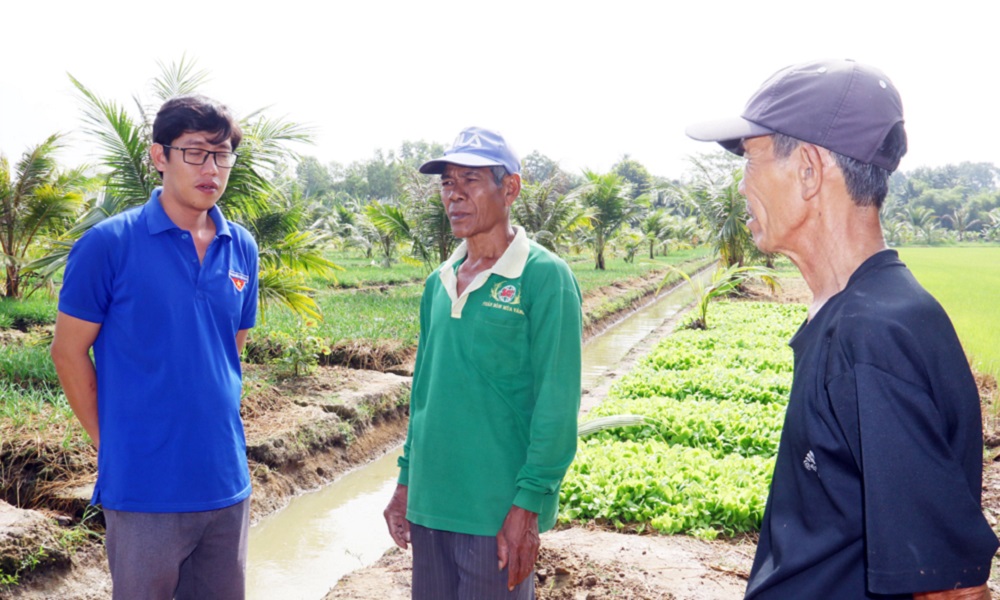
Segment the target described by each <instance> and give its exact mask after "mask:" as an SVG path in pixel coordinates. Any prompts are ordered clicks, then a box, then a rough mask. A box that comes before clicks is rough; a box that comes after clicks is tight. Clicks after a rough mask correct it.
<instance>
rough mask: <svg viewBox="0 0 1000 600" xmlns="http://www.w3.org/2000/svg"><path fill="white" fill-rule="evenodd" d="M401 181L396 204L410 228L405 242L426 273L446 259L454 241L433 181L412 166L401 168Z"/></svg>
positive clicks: (454, 243)
mask: <svg viewBox="0 0 1000 600" xmlns="http://www.w3.org/2000/svg"><path fill="white" fill-rule="evenodd" d="M402 179H403V183H402V188H403V196H402V198H400V204H401V205H402V207H403V209H404V212H405V214H406V215H407V218H408V221H409V223H411V224H412V229H411V231H410V232H409V235H408V237H407V239H409V240H410V242H411V244H412V245H413V254H414V255H415V256H416V257H418V258H419V259H420V260H421V261H423V263H424V265H426V266H427V269H428V271H429V270H430V269H433V268H434V267H435V266H436V265H438V264H440V263H443V262H444V261H445V260H447V259H448V257H449V256H450V255H451V252H452V250H454V249H455V246H456V245H457V244H458V239H457V238H455V236H454V235H453V234H452V232H451V222H450V221H449V220H448V211H447V210H445V207H444V203H443V202H442V201H441V189H440V187H439V185H438V182H437V180H436V179H435V178H431V177H426V176H424V175H421V174H420V173H419V172H418V171H417V169H416V168H415V167H412V166H404V167H403V173H402Z"/></svg>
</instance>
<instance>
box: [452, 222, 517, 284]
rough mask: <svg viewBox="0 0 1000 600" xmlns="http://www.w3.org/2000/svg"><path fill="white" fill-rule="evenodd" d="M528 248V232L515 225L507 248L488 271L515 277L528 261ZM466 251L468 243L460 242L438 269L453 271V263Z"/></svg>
mask: <svg viewBox="0 0 1000 600" xmlns="http://www.w3.org/2000/svg"><path fill="white" fill-rule="evenodd" d="M530 250H531V246H530V244H529V243H528V234H527V233H525V232H524V228H523V227H519V226H517V225H515V226H514V239H513V240H512V241H511V243H510V246H507V249H506V250H504V252H503V254H502V255H500V258H499V259H497V262H495V263H494V264H493V267H492V268H490V269H489V272H490V273H496V274H497V275H499V276H501V277H506V278H507V279H517V278H518V277H520V276H521V273H523V272H524V265H525V264H526V263H527V262H528V252H529V251H530ZM468 253H469V248H468V245H467V244H466V243H465V242H462V243H461V244H459V246H458V248H455V251H454V252H452V253H451V256H449V257H448V260H446V261H444V263H443V264H442V265H441V267H440V268H439V269H438V270H440V271H441V272H442V273H444V272H445V271H449V272H451V273H454V272H455V264H456V263H458V262H459V261H461V260H462V259H463V258H465V256H466V255H467V254H468Z"/></svg>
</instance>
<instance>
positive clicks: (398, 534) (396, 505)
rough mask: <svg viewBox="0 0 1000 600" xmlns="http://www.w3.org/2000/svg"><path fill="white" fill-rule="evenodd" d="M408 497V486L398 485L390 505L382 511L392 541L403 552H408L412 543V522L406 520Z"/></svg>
mask: <svg viewBox="0 0 1000 600" xmlns="http://www.w3.org/2000/svg"><path fill="white" fill-rule="evenodd" d="M406 496H407V488H406V486H405V485H403V484H396V491H395V492H393V493H392V498H391V499H390V500H389V505H388V506H386V507H385V510H384V511H382V516H383V517H385V523H386V525H388V526H389V535H391V536H392V541H394V542H396V545H397V546H399V547H400V548H402V549H403V550H406V548H407V547H408V545H409V543H410V522H409V521H407V520H406Z"/></svg>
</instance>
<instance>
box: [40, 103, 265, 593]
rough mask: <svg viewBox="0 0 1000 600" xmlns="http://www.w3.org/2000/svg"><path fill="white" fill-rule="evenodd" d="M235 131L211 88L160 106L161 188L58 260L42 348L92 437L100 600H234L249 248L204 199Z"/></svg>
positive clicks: (240, 536)
mask: <svg viewBox="0 0 1000 600" xmlns="http://www.w3.org/2000/svg"><path fill="white" fill-rule="evenodd" d="M241 137H242V133H241V131H240V128H239V125H238V124H237V123H236V121H235V120H234V119H233V117H232V115H231V114H230V112H229V110H228V109H227V108H226V107H225V106H222V105H220V104H218V103H217V102H215V101H213V100H210V99H208V98H205V97H202V96H182V97H178V98H174V99H171V100H169V101H168V102H166V103H165V104H164V105H163V107H162V108H161V109H160V110H159V112H158V113H157V116H156V119H155V121H154V123H153V144H152V146H151V147H150V156H151V158H152V160H153V164H154V165H155V167H156V169H157V170H158V171H159V172H160V174H161V176H162V180H163V186H162V187H160V188H157V189H156V190H154V191H153V194H152V196H151V197H150V199H149V201H148V202H147V203H146V204H145V205H143V206H141V207H137V208H134V209H131V210H128V211H126V212H123V213H121V214H118V215H115V216H113V217H111V218H109V219H107V220H105V221H103V222H101V223H100V224H98V225H96V226H95V227H94V228H93V229H91V230H90V231H88V232H87V233H86V234H85V235H84V236H83V237H81V238H80V240H79V241H78V242H77V243H76V244H75V245H74V246H73V250H72V251H71V252H70V255H69V260H68V261H67V264H66V272H65V276H64V281H63V287H62V291H61V293H60V295H59V314H58V317H57V320H56V328H55V338H54V340H53V343H52V358H53V361H54V363H55V366H56V371H57V372H58V374H59V380H60V382H61V383H62V386H63V389H64V391H65V393H66V398H67V399H68V400H69V403H70V406H71V407H72V409H73V412H74V413H75V414H76V416H77V418H78V419H79V420H80V423H81V424H82V425H83V427H84V429H86V431H87V433H88V434H90V437H91V439H92V440H93V442H94V445H95V446H97V449H98V458H97V484H96V487H95V489H94V497H93V503H94V504H101V505H102V507H103V509H104V514H105V519H106V521H107V550H108V563H109V565H110V568H111V576H112V581H113V589H114V592H113V593H114V598H115V599H132V598H150V599H162V600H169V599H170V598H174V597H176V598H191V599H194V598H213V599H242V598H243V597H244V571H245V564H246V551H247V533H248V527H249V497H250V477H249V472H248V469H247V461H246V441H245V439H244V435H243V423H242V421H241V419H240V414H239V410H240V391H241V386H242V380H241V377H242V372H241V369H240V353H241V351H242V349H243V345H244V343H245V342H246V337H247V331H248V330H249V329H250V327H253V325H254V322H255V319H256V314H257V245H256V243H255V242H254V240H253V238H252V237H251V236H250V234H249V232H247V230H246V229H244V228H243V227H241V226H239V225H237V224H235V223H232V222H229V221H227V220H226V219H225V218H224V217H223V216H222V213H221V211H220V210H219V209H218V207H216V202H218V200H219V198H220V197H221V196H222V193H223V192H224V191H225V189H226V182H227V181H228V179H229V173H230V169H231V168H232V167H233V165H234V164H235V162H236V159H237V155H236V154H235V150H236V148H237V146H238V145H239V143H240V139H241ZM91 348H93V357H94V358H93V361H91V358H90V355H89V351H90V349H91Z"/></svg>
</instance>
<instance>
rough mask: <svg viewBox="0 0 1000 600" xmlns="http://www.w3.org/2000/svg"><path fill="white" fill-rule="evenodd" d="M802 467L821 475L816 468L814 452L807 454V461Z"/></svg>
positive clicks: (803, 462)
mask: <svg viewBox="0 0 1000 600" xmlns="http://www.w3.org/2000/svg"><path fill="white" fill-rule="evenodd" d="M802 466H804V467H805V468H806V471H813V472H815V473H819V469H818V468H817V467H816V455H815V454H813V451H812V450H810V451H809V452H808V453H807V454H806V457H805V459H804V460H803V461H802Z"/></svg>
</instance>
